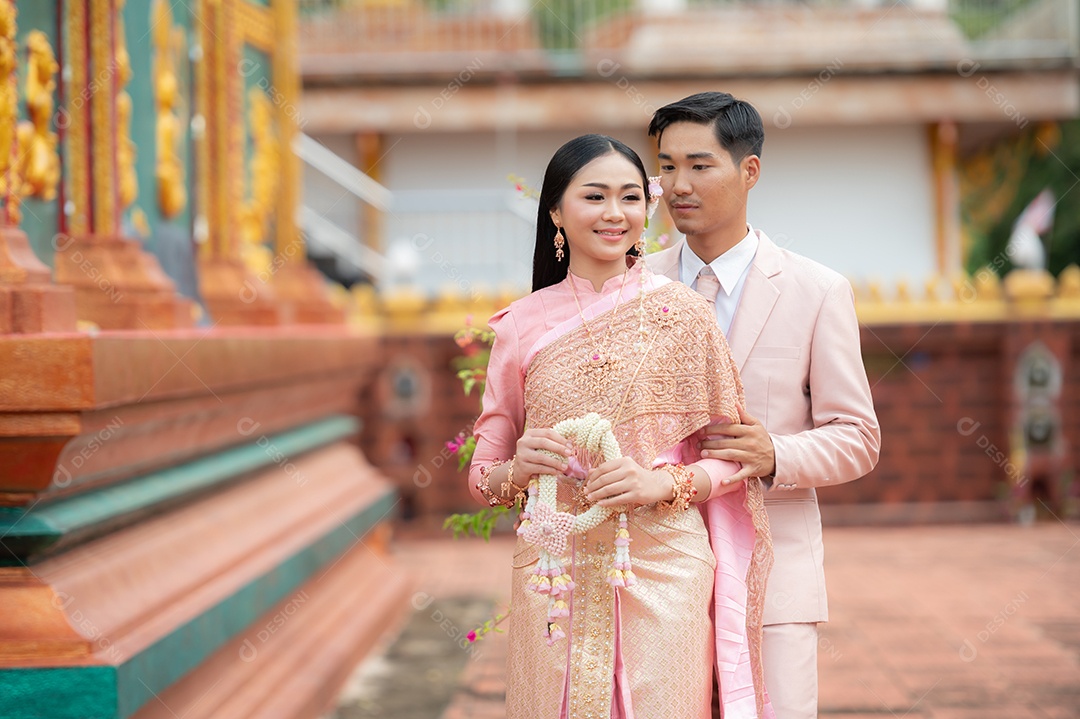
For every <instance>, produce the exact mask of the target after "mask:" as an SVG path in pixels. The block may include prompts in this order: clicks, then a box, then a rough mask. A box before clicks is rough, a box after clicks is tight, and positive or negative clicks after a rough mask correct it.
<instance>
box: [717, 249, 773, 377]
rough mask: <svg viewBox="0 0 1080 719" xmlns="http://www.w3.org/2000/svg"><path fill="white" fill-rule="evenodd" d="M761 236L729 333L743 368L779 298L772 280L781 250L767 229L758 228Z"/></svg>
mask: <svg viewBox="0 0 1080 719" xmlns="http://www.w3.org/2000/svg"><path fill="white" fill-rule="evenodd" d="M758 237H759V244H758V251H757V254H756V255H755V256H754V263H753V264H752V265H751V266H750V271H749V272H748V273H747V275H746V284H745V285H743V291H742V297H741V298H740V299H739V308H738V309H737V310H735V317H734V319H733V320H732V322H731V332H730V333H729V335H728V345H730V347H731V355H732V357H733V358H734V360H735V366H736V367H738V368H739V369H740V370H741V369H742V368H743V365H744V364H746V358H747V357H748V356H749V355H750V350H751V349H753V347H754V344H755V343H757V338H758V335H760V334H761V330H762V328H763V327H765V322H766V321H767V320H768V319H769V315H770V314H772V309H773V306H774V305H775V304H776V300H777V299H778V298H779V297H780V290H779V289H778V288H777V287H776V284H775V283H774V282H773V281H772V279H771V278H772V277H774V276H776V275H778V274H779V273H780V269H781V261H780V252H779V250H777V248H776V245H774V244H773V243H772V240H770V239H769V238H768V237H767V236H766V235H765V233H764V232H760V231H759V235H758Z"/></svg>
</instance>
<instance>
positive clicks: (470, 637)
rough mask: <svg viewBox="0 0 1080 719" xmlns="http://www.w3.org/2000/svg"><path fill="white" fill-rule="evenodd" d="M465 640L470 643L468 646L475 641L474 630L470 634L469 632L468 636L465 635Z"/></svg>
mask: <svg viewBox="0 0 1080 719" xmlns="http://www.w3.org/2000/svg"><path fill="white" fill-rule="evenodd" d="M465 638H466V639H468V640H469V643H470V644H471V643H472V642H475V641H476V630H475V629H474V630H472V631H471V632H469V633H468V634H467V635H466V636H465Z"/></svg>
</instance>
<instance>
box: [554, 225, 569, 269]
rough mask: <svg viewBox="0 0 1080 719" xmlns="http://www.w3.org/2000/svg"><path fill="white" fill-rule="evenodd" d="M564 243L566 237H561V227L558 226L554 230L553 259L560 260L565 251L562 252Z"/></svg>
mask: <svg viewBox="0 0 1080 719" xmlns="http://www.w3.org/2000/svg"><path fill="white" fill-rule="evenodd" d="M565 244H566V238H564V237H563V234H562V228H561V227H560V228H558V229H557V230H556V232H555V261H556V262H562V261H563V257H565V256H566V255H565V253H564V252H563V249H562V248H563V245H565Z"/></svg>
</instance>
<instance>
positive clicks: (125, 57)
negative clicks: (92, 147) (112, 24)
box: [115, 0, 139, 210]
mask: <svg viewBox="0 0 1080 719" xmlns="http://www.w3.org/2000/svg"><path fill="white" fill-rule="evenodd" d="M126 2H127V0H117V1H116V56H115V62H116V76H117V93H116V140H117V143H116V165H117V169H118V170H119V172H120V209H121V210H124V209H126V208H128V207H130V206H131V203H133V202H135V198H137V197H138V196H139V176H138V175H137V174H136V172H135V159H136V157H137V149H136V147H135V143H134V142H133V141H132V139H131V95H129V94H128V93H127V91H126V90H124V88H125V87H127V84H128V83H129V82H131V75H132V71H131V55H129V54H128V49H127V40H126V37H125V35H124V5H125V4H126Z"/></svg>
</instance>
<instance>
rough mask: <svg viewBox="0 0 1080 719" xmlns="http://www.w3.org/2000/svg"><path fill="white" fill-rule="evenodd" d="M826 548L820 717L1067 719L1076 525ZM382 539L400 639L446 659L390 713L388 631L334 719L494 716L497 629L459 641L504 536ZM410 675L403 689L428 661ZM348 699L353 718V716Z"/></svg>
mask: <svg viewBox="0 0 1080 719" xmlns="http://www.w3.org/2000/svg"><path fill="white" fill-rule="evenodd" d="M825 545H826V550H827V555H826V560H825V565H826V574H827V577H828V581H829V590H830V592H829V594H830V608H831V621H830V622H829V623H828V624H827V625H824V626H823V630H822V637H821V643H820V652H819V666H820V673H821V697H820V706H821V714H822V715H823V716H833V717H841V716H842V717H844V719H860V718H861V717H877V718H878V719H881V718H882V717H886V718H887V717H889V716H890V715H891V716H893V717H895V718H896V719H900V718H901V717H910V719H1080V546H1078V545H1080V524H1076V523H1071V524H1068V525H1066V524H1063V523H1060V522H1054V521H1051V522H1047V523H1043V524H1039V525H1037V526H1034V527H1018V526H1006V525H978V526H956V527H910V528H891V527H890V528H828V529H826V532H825ZM396 546H397V548H396V553H397V554H398V558H399V561H400V563H401V564H402V566H405V567H409V568H410V569H411V570H412V571H413V572H414V573H415V576H416V581H417V594H416V595H414V596H413V598H412V602H413V606H414V607H415V608H416V612H415V614H413V615H412V616H411V618H410V619H409V620H408V624H407V629H406V632H405V634H404V635H398V636H405V637H406V640H404V641H412V642H415V641H416V637H417V636H418V633H419V634H425V633H426V635H427V639H425V640H424V641H427V642H429V644H427V646H429V647H434V646H438V647H440V648H441V649H443V650H444V653H445V652H446V651H448V652H450V653H451V654H452V655H453V660H452V661H444V662H443V663H442V664H441V665H440V666H441V667H445V669H444V670H439V671H440V672H442V673H440V674H439V676H438V677H436V679H437V680H438V681H434V682H433V683H432V686H435V687H439V689H438V691H436V690H432V691H431V692H428V693H427V694H429V695H430V696H424V692H416V693H415V695H414V699H415V701H414V702H413V704H414V705H415V708H414V710H412V711H414V712H415V713H407V712H406V711H405V710H403V709H402V708H401V707H400V706H398V705H394V706H395V708H394V709H393V710H391V707H390V705H389V704H384V701H383V700H381V699H379V697H378V687H379V686H386V685H387V684H388V682H390V681H392V680H391V679H390V678H389V675H392V674H393V673H394V672H393V671H389V672H388V670H387V661H388V657H391V658H392V657H398V658H400V657H401V656H402V655H403V652H402V651H401V649H402V644H401V642H402V641H403V640H395V639H393V638H390V639H389V640H388V644H387V647H386V648H385V649H384V650H383V651H381V652H379V653H378V654H377V655H376V656H373V657H372V658H370V659H369V660H368V661H367V662H365V664H364V665H362V666H361V667H360V668H359V669H358V671H357V673H356V675H355V677H354V681H353V683H352V686H351V687H350V689H348V690H347V691H346V693H345V695H344V696H343V697H342V704H341V709H339V712H338V713H337V714H336V716H338V717H340V718H341V719H346V718H347V717H361V716H363V717H378V716H386V717H394V718H395V719H399V718H401V717H412V716H414V715H415V716H417V717H431V719H437V718H439V717H441V719H464V718H465V717H468V718H469V719H496V718H500V719H501V717H503V710H502V701H503V692H504V687H503V664H504V662H505V656H506V647H505V637H504V636H502V635H499V634H491V635H488V638H485V639H484V640H482V641H481V642H479V643H478V644H476V645H468V643H467V642H464V643H463V642H462V641H461V636H460V635H461V634H463V633H466V632H468V631H469V630H470V629H472V628H473V626H474V625H475V624H474V623H475V622H476V617H477V616H483V615H484V614H485V613H486V612H488V611H490V608H491V607H492V606H493V605H494V606H504V605H505V603H506V600H507V597H508V596H509V582H510V571H509V565H510V562H509V557H510V552H511V541H510V540H509V539H507V538H499V539H495V540H493V541H492V542H491V543H490V544H485V543H484V542H482V541H481V540H459V541H457V542H454V541H452V540H447V539H435V538H425V537H420V536H412V537H410V536H403V537H402V538H400V539H399V540H398V541H397V543H396ZM431 642H433V643H431ZM463 646H464V648H463ZM447 648H449V649H447ZM407 653H408V652H404V654H407ZM398 664H399V665H400V662H398ZM418 666H419V665H418ZM398 671H399V672H404V673H406V674H408V673H409V671H410V670H409V669H408V667H407V666H401V667H399V669H398ZM412 671H413V673H412V674H411V678H412V686H413V687H417V686H420V685H423V684H426V683H427V682H422V681H417V680H418V679H419V678H420V677H421V676H422V675H423V674H422V672H423V671H431V668H430V667H428V668H427V669H426V670H423V669H419V668H418V669H414V670H412ZM446 672H451V673H452V676H445V673H446ZM448 683H449V685H450V688H449V689H447V684H448ZM361 704H363V705H364V706H366V707H367V709H366V712H367V713H363V714H361V713H352V709H355V708H356V707H357V706H359V705H361ZM380 705H381V707H380ZM380 712H383V713H380Z"/></svg>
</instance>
